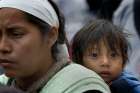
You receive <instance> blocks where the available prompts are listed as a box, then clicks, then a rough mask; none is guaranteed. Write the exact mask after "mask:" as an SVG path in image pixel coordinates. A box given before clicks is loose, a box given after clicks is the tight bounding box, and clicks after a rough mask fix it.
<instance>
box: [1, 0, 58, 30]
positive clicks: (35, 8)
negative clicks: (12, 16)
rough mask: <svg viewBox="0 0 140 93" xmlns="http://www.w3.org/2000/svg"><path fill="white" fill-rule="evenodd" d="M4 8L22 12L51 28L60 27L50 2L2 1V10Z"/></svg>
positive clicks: (33, 0)
mask: <svg viewBox="0 0 140 93" xmlns="http://www.w3.org/2000/svg"><path fill="white" fill-rule="evenodd" d="M3 7H9V8H16V9H19V10H22V11H24V12H27V13H29V14H32V15H34V16H36V17H38V18H39V19H41V20H43V21H45V22H46V23H48V24H49V25H51V26H55V27H57V28H58V27H59V20H58V16H57V14H56V12H55V10H54V9H53V7H52V5H51V4H50V3H49V1H48V0H0V8H3Z"/></svg>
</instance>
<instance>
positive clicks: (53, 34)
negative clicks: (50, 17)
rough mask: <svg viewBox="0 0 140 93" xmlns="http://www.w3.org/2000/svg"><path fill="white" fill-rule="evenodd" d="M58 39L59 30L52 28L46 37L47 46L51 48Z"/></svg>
mask: <svg viewBox="0 0 140 93" xmlns="http://www.w3.org/2000/svg"><path fill="white" fill-rule="evenodd" d="M57 38H58V28H56V27H51V28H50V31H49V32H48V33H47V37H46V39H47V44H50V45H51V46H52V45H54V43H55V42H56V41H57Z"/></svg>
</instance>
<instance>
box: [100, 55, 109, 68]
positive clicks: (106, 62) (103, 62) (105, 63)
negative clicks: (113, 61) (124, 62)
mask: <svg viewBox="0 0 140 93" xmlns="http://www.w3.org/2000/svg"><path fill="white" fill-rule="evenodd" d="M101 65H102V66H109V65H110V62H109V58H108V56H106V55H104V56H103V57H102V59H101Z"/></svg>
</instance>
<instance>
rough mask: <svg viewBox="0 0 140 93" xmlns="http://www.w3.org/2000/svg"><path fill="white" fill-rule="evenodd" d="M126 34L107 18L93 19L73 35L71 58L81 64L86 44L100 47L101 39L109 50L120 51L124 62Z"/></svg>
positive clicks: (126, 43) (125, 56) (126, 42)
mask: <svg viewBox="0 0 140 93" xmlns="http://www.w3.org/2000/svg"><path fill="white" fill-rule="evenodd" d="M126 36H127V34H125V33H123V31H122V29H121V28H119V27H117V26H115V25H113V24H112V23H111V22H109V21H107V20H93V21H92V22H90V23H89V24H87V25H85V26H84V27H83V28H82V29H81V30H80V31H79V32H77V33H76V35H75V36H74V38H73V40H72V45H71V53H72V59H73V61H74V62H76V63H79V64H83V55H84V52H85V51H86V49H87V48H88V46H90V45H91V46H93V47H94V45H97V47H98V48H99V49H100V42H101V41H103V42H104V43H105V44H106V45H107V47H108V48H109V49H110V50H111V51H114V52H115V53H118V51H120V52H121V55H122V58H123V64H125V63H126V62H127V60H128V55H127V52H128V46H129V44H128V41H127V39H126Z"/></svg>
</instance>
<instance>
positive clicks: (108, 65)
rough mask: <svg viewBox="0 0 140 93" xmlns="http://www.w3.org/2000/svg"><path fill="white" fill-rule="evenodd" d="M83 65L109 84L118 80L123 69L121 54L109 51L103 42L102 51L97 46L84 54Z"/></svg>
mask: <svg viewBox="0 0 140 93" xmlns="http://www.w3.org/2000/svg"><path fill="white" fill-rule="evenodd" d="M92 48H93V47H92ZM83 64H84V66H86V67H87V68H89V69H91V70H93V71H95V72H97V73H98V74H99V75H100V76H101V77H102V78H103V79H104V80H105V81H106V82H107V83H108V84H110V83H111V81H113V80H114V79H116V78H117V77H118V76H119V75H120V73H121V72H122V69H123V59H122V56H121V53H120V52H119V51H118V53H116V52H115V51H111V50H109V49H108V48H107V47H106V45H105V44H104V43H103V42H101V44H100V50H99V47H97V46H96V45H95V47H94V48H93V49H91V50H90V51H89V50H87V51H86V52H85V53H84V56H83Z"/></svg>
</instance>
